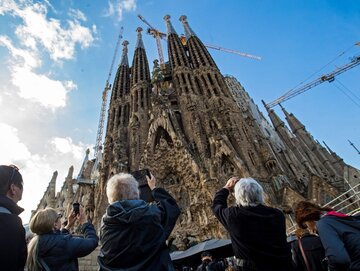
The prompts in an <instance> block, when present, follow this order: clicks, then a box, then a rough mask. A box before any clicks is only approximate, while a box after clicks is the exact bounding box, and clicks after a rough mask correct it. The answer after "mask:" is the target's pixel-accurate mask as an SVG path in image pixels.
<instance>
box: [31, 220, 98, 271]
mask: <svg viewBox="0 0 360 271" xmlns="http://www.w3.org/2000/svg"><path fill="white" fill-rule="evenodd" d="M82 233H84V237H75V236H73V235H71V234H62V233H60V232H51V233H48V234H43V235H40V236H39V237H40V239H39V243H38V250H39V257H41V258H42V259H43V260H44V262H45V263H46V264H47V265H48V267H49V268H50V269H51V270H56V271H77V270H79V267H78V260H77V258H80V257H84V256H86V255H88V254H90V253H91V252H92V251H93V250H95V248H96V247H97V245H98V240H99V239H98V237H97V236H96V232H95V229H94V226H93V225H92V224H90V223H85V224H84V225H83V226H82Z"/></svg>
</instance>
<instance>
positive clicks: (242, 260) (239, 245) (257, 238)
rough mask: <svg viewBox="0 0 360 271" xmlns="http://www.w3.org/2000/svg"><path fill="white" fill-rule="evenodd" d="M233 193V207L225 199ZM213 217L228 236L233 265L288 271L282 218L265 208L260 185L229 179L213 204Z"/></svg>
mask: <svg viewBox="0 0 360 271" xmlns="http://www.w3.org/2000/svg"><path fill="white" fill-rule="evenodd" d="M232 191H234V192H235V199H236V206H232V207H228V206H227V198H228V196H229V194H230V192H232ZM212 209H213V211H214V214H215V216H216V217H217V218H218V219H219V221H220V222H221V224H223V225H224V227H225V228H226V230H227V231H228V232H229V234H230V238H231V242H232V247H233V250H234V254H235V257H236V258H237V260H236V264H237V266H238V268H239V269H240V270H242V271H253V270H254V271H255V270H256V271H275V270H276V271H289V270H291V269H292V264H291V251H290V247H289V245H288V244H287V242H286V228H285V217H284V215H283V213H282V212H281V211H280V210H278V209H275V208H272V207H268V206H265V205H264V192H263V188H262V187H261V185H260V184H259V183H258V182H257V181H255V180H254V179H252V178H242V179H240V180H239V179H238V178H236V177H232V178H230V179H229V180H228V181H227V183H226V185H225V186H224V187H223V188H222V189H220V190H219V191H218V192H217V193H216V194H215V198H214V200H213V205H212Z"/></svg>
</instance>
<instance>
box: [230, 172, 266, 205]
mask: <svg viewBox="0 0 360 271" xmlns="http://www.w3.org/2000/svg"><path fill="white" fill-rule="evenodd" d="M234 191H235V199H236V203H237V204H238V205H241V206H257V205H259V204H263V203H264V190H263V188H262V187H261V185H260V184H259V183H258V182H257V181H255V180H254V179H253V178H241V179H240V180H239V181H238V182H237V183H236V184H235V188H234Z"/></svg>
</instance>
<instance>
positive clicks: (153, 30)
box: [138, 14, 261, 65]
mask: <svg viewBox="0 0 360 271" xmlns="http://www.w3.org/2000/svg"><path fill="white" fill-rule="evenodd" d="M138 18H139V19H140V20H141V21H143V22H144V23H145V24H146V25H147V26H148V27H149V29H148V31H147V33H148V34H150V35H152V36H153V37H154V38H155V39H156V46H157V49H158V54H159V60H160V64H161V65H163V64H164V55H163V51H162V46H161V40H160V39H165V40H166V34H165V33H162V32H160V31H159V30H157V29H156V28H154V27H153V26H152V25H151V24H150V23H149V22H148V21H147V20H146V19H145V18H144V17H143V16H141V15H140V14H138ZM204 45H205V46H206V47H207V48H211V49H215V50H219V51H223V52H227V53H232V54H237V55H240V56H243V57H249V58H253V59H257V60H261V57H259V56H254V55H250V54H247V53H243V52H239V51H236V50H232V49H226V48H223V47H220V46H215V45H210V44H204Z"/></svg>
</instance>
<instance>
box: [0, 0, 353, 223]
mask: <svg viewBox="0 0 360 271" xmlns="http://www.w3.org/2000/svg"><path fill="white" fill-rule="evenodd" d="M137 14H141V15H142V16H144V17H145V18H146V19H147V20H148V21H149V22H150V23H151V24H152V25H153V26H155V27H157V28H158V29H159V30H161V31H164V32H165V30H166V28H165V24H164V21H163V17H164V15H166V14H170V15H171V17H172V23H173V25H174V27H175V29H176V31H177V32H178V34H182V33H183V28H182V26H181V24H180V22H179V20H178V19H179V17H180V16H181V15H183V14H184V15H187V17H188V21H189V23H190V26H191V27H192V29H193V30H194V31H195V33H196V34H197V35H198V36H199V38H200V39H201V40H202V41H203V42H204V43H208V44H213V45H218V46H221V47H224V48H229V49H234V50H238V51H241V52H246V53H249V54H253V55H258V56H261V57H262V60H261V61H256V60H253V59H249V58H244V57H240V56H237V55H233V54H229V53H224V52H219V51H216V50H209V51H210V53H211V54H212V56H213V58H214V59H215V62H216V63H217V65H218V67H219V69H220V70H221V72H222V73H223V74H231V75H233V76H235V77H236V78H237V79H238V80H239V81H240V82H241V84H242V85H243V86H244V87H245V89H246V90H247V91H248V92H249V94H250V96H251V97H252V98H253V99H254V101H255V102H256V103H257V104H258V106H259V108H260V109H261V110H263V111H264V109H263V106H262V104H261V100H262V99H263V100H265V102H270V101H272V100H274V99H276V98H278V97H279V96H281V95H282V94H284V93H285V92H286V91H288V90H289V89H291V88H293V87H295V86H297V85H298V84H299V83H301V82H303V81H304V80H305V79H308V78H309V76H311V75H313V76H312V77H311V78H310V80H314V79H316V78H317V77H319V76H321V75H322V74H326V73H329V72H331V71H333V70H334V69H336V67H339V66H342V65H344V64H346V63H347V62H349V61H350V59H351V57H353V56H355V55H359V54H360V47H359V46H353V45H354V44H355V43H356V42H359V41H360V27H359V25H360V2H359V1H355V0H354V1H350V0H348V1H335V0H334V1H320V0H319V1H310V0H304V1H295V0H294V1H283V0H279V1H276V2H275V1H250V0H249V1H243V0H241V1H240V0H227V1H215V0H213V1H210V0H208V1H205V0H196V1H194V0H193V1H191V0H182V1H176V0H168V1H164V0H163V1H160V0H153V1H145V0H141V1H140V0H125V1H124V0H122V1H121V0H117V1H110V0H107V1H105V0H104V1H103V0H101V1H100V0H98V1H94V0H82V1H64V0H62V1H30V0H25V1H14V0H0V60H1V63H2V64H3V65H2V69H1V70H0V112H1V113H0V132H1V134H2V140H1V143H0V163H1V164H10V163H14V164H17V165H19V166H20V168H21V172H22V173H23V176H24V181H25V191H24V196H23V200H22V201H21V202H20V205H23V206H25V207H26V212H25V213H24V214H23V216H22V217H23V220H24V222H26V221H27V220H28V218H29V215H30V211H31V210H32V209H35V208H36V205H37V204H38V202H39V200H40V198H41V197H42V195H43V193H44V191H45V189H46V187H47V185H48V182H49V180H50V178H51V176H52V172H53V171H55V170H58V171H59V177H58V188H59V187H61V185H62V182H63V180H64V177H65V175H66V174H67V169H68V167H69V166H70V165H74V167H75V174H77V172H78V170H79V167H80V165H81V162H82V159H83V156H84V152H85V149H86V148H88V147H91V146H92V145H93V144H94V143H95V139H96V131H97V125H98V119H99V112H100V106H101V95H102V90H103V88H104V86H105V81H106V78H107V75H108V72H109V68H110V64H111V59H112V56H113V53H114V47H115V44H116V39H117V36H118V32H119V29H120V27H121V26H123V27H124V33H123V36H124V39H127V40H128V41H129V42H130V45H129V60H130V62H131V61H132V57H133V53H134V46H135V42H136V32H135V29H136V28H137V27H138V26H141V27H143V28H144V29H146V28H147V27H146V25H144V24H143V23H142V22H141V21H140V20H139V19H138V18H137ZM144 32H145V31H144ZM143 40H144V44H145V47H146V50H147V55H148V59H149V62H150V63H152V61H153V59H155V58H158V56H157V50H156V44H155V40H154V39H153V38H152V37H151V36H149V35H147V34H146V33H144V34H143ZM162 45H163V48H164V54H165V56H166V57H165V58H167V53H166V50H167V49H166V44H165V42H163V44H162ZM344 51H346V52H345V53H344V54H342V55H341V56H340V57H338V58H336V57H337V56H339V55H340V54H341V53H342V52H344ZM120 54H121V52H119V53H118V55H117V60H116V65H115V68H116V66H117V63H118V62H119V58H120ZM335 58H336V60H335V61H333V62H332V63H331V64H329V65H328V66H326V67H325V68H324V69H322V68H323V67H324V66H325V65H326V64H327V63H329V62H331V61H332V60H333V59H335ZM321 69H322V70H321ZM319 70H321V71H320V72H319ZM113 74H115V69H114V70H113ZM359 78H360V66H358V67H355V68H353V69H351V70H349V71H347V72H346V73H344V74H342V75H340V76H338V77H337V78H336V80H335V82H333V83H331V84H329V83H323V84H322V85H319V86H317V87H315V88H313V89H311V90H309V91H307V92H305V93H303V94H301V95H299V96H297V97H295V98H293V99H291V100H289V101H287V102H285V103H284V104H283V106H284V107H285V108H286V109H287V110H288V111H289V112H292V113H294V114H295V115H296V116H297V117H298V118H299V119H300V120H301V121H302V122H303V124H304V125H305V126H306V128H307V130H308V131H309V132H310V133H311V134H312V135H313V136H314V137H315V139H317V140H319V141H320V142H322V141H325V142H326V143H327V145H328V146H329V147H330V148H331V149H332V150H333V151H335V152H337V153H338V154H339V155H340V156H341V157H343V158H344V160H345V162H347V163H349V164H351V165H354V166H356V167H358V168H360V155H359V154H357V153H356V151H355V150H354V149H353V148H352V147H351V146H350V145H349V143H348V141H347V140H348V139H350V140H351V141H352V142H354V144H355V145H356V146H357V147H358V148H360V136H359V135H360V125H359V124H360V123H359V115H360V98H359V97H360V91H359V88H360V87H359V83H358V80H359ZM112 80H113V78H112V79H111V82H112ZM344 86H345V87H344ZM343 92H345V94H344V93H343ZM354 94H355V95H354ZM346 95H348V96H351V97H352V99H349V98H348V97H347V96H346ZM275 110H276V112H277V113H278V114H279V115H280V116H281V117H282V118H283V115H282V113H281V110H279V108H275Z"/></svg>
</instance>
